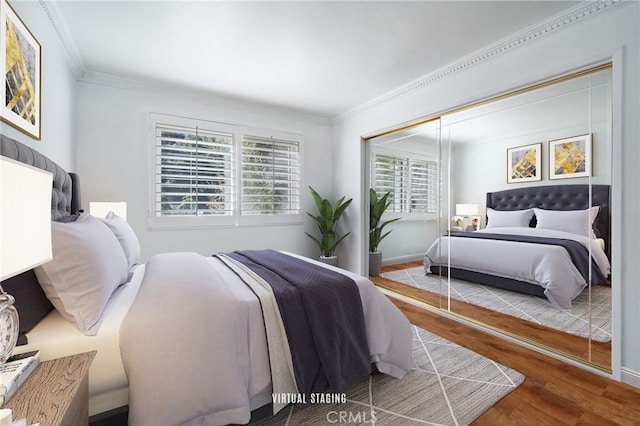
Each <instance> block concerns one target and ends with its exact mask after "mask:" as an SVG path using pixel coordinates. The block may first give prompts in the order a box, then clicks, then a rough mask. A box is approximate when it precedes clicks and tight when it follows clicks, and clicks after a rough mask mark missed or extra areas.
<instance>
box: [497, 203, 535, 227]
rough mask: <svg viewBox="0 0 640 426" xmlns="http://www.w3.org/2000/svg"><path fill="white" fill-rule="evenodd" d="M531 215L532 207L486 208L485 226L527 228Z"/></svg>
mask: <svg viewBox="0 0 640 426" xmlns="http://www.w3.org/2000/svg"><path fill="white" fill-rule="evenodd" d="M532 217H533V209H526V210H511V211H504V210H494V209H491V208H488V209H487V228H507V227H516V228H528V227H529V223H530V222H531V218H532Z"/></svg>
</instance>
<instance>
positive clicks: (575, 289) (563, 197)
mask: <svg viewBox="0 0 640 426" xmlns="http://www.w3.org/2000/svg"><path fill="white" fill-rule="evenodd" d="M486 206H487V227H486V228H484V229H481V230H478V231H475V232H461V233H451V234H450V235H447V236H443V237H439V238H438V239H436V241H435V242H434V243H433V244H432V245H431V247H430V248H429V249H428V251H427V252H426V254H425V258H424V266H425V272H426V273H433V274H443V275H447V274H450V276H451V277H453V278H459V279H462V280H465V281H469V282H474V283H479V284H483V285H490V286H495V287H500V288H504V289H508V290H512V291H517V292H521V293H525V294H530V295H535V296H539V297H543V298H547V299H548V300H549V302H550V303H551V304H553V305H554V306H556V307H559V308H561V309H568V308H570V307H571V301H572V300H573V299H574V298H575V297H577V296H578V295H579V294H580V293H581V292H582V291H583V290H584V289H585V288H586V287H587V286H588V283H589V282H590V283H592V284H594V285H595V284H599V283H604V282H609V274H610V271H611V265H610V262H609V254H610V247H611V242H610V226H611V225H610V207H609V186H608V185H591V186H589V185H546V186H533V187H523V188H517V189H512V190H505V191H498V192H490V193H487V202H486Z"/></svg>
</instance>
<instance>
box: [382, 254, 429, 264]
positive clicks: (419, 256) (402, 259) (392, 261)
mask: <svg viewBox="0 0 640 426" xmlns="http://www.w3.org/2000/svg"><path fill="white" fill-rule="evenodd" d="M383 256H384V253H383ZM422 259H424V253H418V254H407V255H405V256H396V257H388V258H386V259H382V264H383V265H384V266H388V265H397V264H398V263H405V262H415V261H416V260H419V261H421V260H422Z"/></svg>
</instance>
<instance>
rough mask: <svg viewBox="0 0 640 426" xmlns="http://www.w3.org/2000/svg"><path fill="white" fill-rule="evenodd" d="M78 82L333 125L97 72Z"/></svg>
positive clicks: (317, 118)
mask: <svg viewBox="0 0 640 426" xmlns="http://www.w3.org/2000/svg"><path fill="white" fill-rule="evenodd" d="M78 81H79V82H82V83H87V84H95V85H98V86H106V87H111V88H116V89H122V90H129V91H135V92H140V93H147V94H152V95H158V96H165V97H171V98H180V99H183V100H186V101H190V102H195V103H200V104H204V105H208V106H212V107H219V108H224V109H230V110H234V111H240V112H245V113H254V114H260V115H277V116H280V117H287V118H290V117H295V118H296V119H298V120H300V121H303V122H306V123H310V124H315V125H321V126H331V124H332V122H331V118H329V117H323V116H319V115H314V114H309V113H305V112H302V111H300V110H294V109H290V108H285V107H281V106H277V105H269V104H264V103H258V102H253V101H248V100H244V99H240V98H235V97H229V96H222V95H217V94H212V93H207V92H203V91H201V90H191V89H187V88H184V87H179V86H172V85H169V84H164V83H154V82H151V81H148V80H141V79H134V78H127V77H121V76H117V75H113V74H108V73H102V72H97V71H85V72H84V73H83V74H82V76H81V77H80V79H79V80H78Z"/></svg>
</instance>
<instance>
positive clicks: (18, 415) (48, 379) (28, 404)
mask: <svg viewBox="0 0 640 426" xmlns="http://www.w3.org/2000/svg"><path fill="white" fill-rule="evenodd" d="M95 354H96V352H95V351H92V352H85V353H81V354H77V355H71V356H67V357H64V358H57V359H52V360H49V361H42V362H41V363H40V365H38V367H37V368H36V370H35V371H34V372H33V373H32V374H31V376H30V377H29V378H28V379H27V381H26V382H24V384H23V385H22V386H21V387H20V389H18V392H16V394H15V395H13V397H12V398H11V399H10V400H9V402H7V403H6V404H5V405H4V406H3V407H2V408H10V409H11V411H12V417H13V419H14V420H18V419H24V418H26V419H27V424H28V425H31V424H33V423H40V425H41V426H58V425H61V426H62V425H64V426H66V425H69V426H79V425H88V424H89V374H88V373H89V366H90V365H91V362H92V361H93V357H94V356H95Z"/></svg>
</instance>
